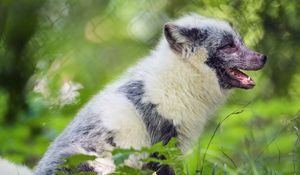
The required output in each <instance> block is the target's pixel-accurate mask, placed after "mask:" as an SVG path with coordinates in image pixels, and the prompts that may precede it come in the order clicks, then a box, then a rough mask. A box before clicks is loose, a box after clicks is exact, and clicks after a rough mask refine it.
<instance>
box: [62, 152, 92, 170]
mask: <svg viewBox="0 0 300 175" xmlns="http://www.w3.org/2000/svg"><path fill="white" fill-rule="evenodd" d="M95 159H96V156H90V155H83V154H76V155H72V156H70V157H67V158H65V162H64V163H63V164H62V165H60V166H59V168H66V169H68V170H70V173H71V174H74V175H96V174H97V173H95V172H79V171H78V170H77V169H76V167H77V166H78V165H79V164H80V163H84V162H86V161H88V160H91V161H92V160H95ZM56 174H57V175H64V174H69V173H62V172H58V173H56Z"/></svg>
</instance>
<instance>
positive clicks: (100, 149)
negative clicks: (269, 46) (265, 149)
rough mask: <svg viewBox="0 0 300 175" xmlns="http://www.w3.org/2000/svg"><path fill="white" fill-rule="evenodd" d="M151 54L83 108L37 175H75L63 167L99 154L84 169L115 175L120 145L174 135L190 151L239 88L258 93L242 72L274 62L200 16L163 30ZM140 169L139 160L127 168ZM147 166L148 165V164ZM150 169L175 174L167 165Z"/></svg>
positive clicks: (222, 25)
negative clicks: (78, 158)
mask: <svg viewBox="0 0 300 175" xmlns="http://www.w3.org/2000/svg"><path fill="white" fill-rule="evenodd" d="M163 30H164V35H163V36H162V38H161V40H160V42H159V44H158V46H157V47H156V48H155V49H154V50H153V51H152V52H151V54H150V55H149V56H147V57H145V58H143V59H142V60H141V61H140V62H139V63H138V64H137V65H135V66H133V67H132V68H130V69H129V70H128V72H127V73H126V74H124V75H123V76H122V77H121V78H120V79H118V80H117V81H115V82H113V83H112V84H110V85H108V86H107V87H106V88H105V89H104V90H103V91H101V92H100V93H99V94H97V95H96V96H95V97H94V98H92V99H91V100H90V101H89V102H88V104H86V105H85V107H83V108H82V109H81V111H80V112H79V113H78V114H77V116H76V117H75V118H74V120H73V121H72V122H71V123H70V124H69V126H68V127H67V128H66V129H65V130H64V131H63V132H62V133H61V134H60V136H58V137H57V138H56V139H55V141H54V142H53V143H52V144H51V146H50V147H49V149H48V151H47V152H46V154H45V155H44V157H43V158H42V160H41V161H40V162H39V164H38V165H37V167H36V169H35V174H37V175H52V174H54V173H55V172H58V171H63V172H68V171H69V170H68V169H65V168H59V165H60V164H62V163H63V162H64V161H63V158H65V157H68V156H70V155H74V154H88V155H96V156H97V159H96V160H94V161H89V162H87V163H84V164H80V165H78V167H77V168H78V170H80V171H94V172H97V173H98V174H109V173H111V172H113V171H114V169H115V167H114V164H113V161H112V159H111V150H113V149H114V148H115V147H121V148H129V147H133V148H137V149H139V148H141V147H145V146H151V145H153V144H155V143H157V142H163V143H164V144H166V143H168V141H169V140H170V139H171V138H173V137H175V138H177V141H178V143H179V144H178V146H179V147H180V149H181V150H182V151H183V152H185V151H186V150H187V149H188V148H189V147H190V146H191V144H192V143H193V142H194V141H195V140H197V138H198V137H199V135H200V133H201V132H202V130H203V127H204V125H205V123H206V121H207V120H208V119H209V118H210V117H211V114H212V113H213V112H214V111H215V110H216V109H217V107H218V106H220V105H221V104H222V103H223V102H224V101H225V99H226V97H227V95H228V92H229V91H230V89H232V88H243V89H251V88H253V87H254V85H255V83H254V81H253V80H252V79H251V78H250V77H249V76H248V75H246V74H245V73H243V72H241V71H240V70H241V69H242V70H258V69H261V68H262V67H263V66H264V64H265V62H266V60H267V57H266V56H265V55H263V54H261V53H257V52H255V51H252V50H250V49H249V48H247V47H246V46H245V45H244V42H243V40H242V38H241V37H240V35H239V34H238V33H237V31H236V30H235V29H234V28H233V27H232V26H231V25H230V24H228V23H227V22H226V21H223V20H219V19H213V18H208V17H202V16H199V15H196V14H190V15H187V16H183V17H181V18H179V19H178V20H175V21H173V22H168V23H166V24H165V25H164V28H163ZM128 164H129V165H131V166H137V167H141V166H142V165H140V164H139V162H138V161H137V162H135V161H132V162H130V161H129V163H128ZM144 167H145V166H144ZM146 167H148V168H150V169H152V170H155V171H157V174H173V171H172V169H171V168H169V167H168V166H160V165H158V164H155V163H152V164H148V165H146Z"/></svg>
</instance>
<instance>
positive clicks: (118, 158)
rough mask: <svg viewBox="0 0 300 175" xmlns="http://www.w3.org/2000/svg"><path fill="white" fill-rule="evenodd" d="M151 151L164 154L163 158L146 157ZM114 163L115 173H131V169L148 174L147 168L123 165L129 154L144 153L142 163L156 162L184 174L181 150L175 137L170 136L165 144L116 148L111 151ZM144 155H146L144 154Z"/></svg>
mask: <svg viewBox="0 0 300 175" xmlns="http://www.w3.org/2000/svg"><path fill="white" fill-rule="evenodd" d="M151 153H157V156H158V157H160V156H164V157H165V159H156V158H152V157H148V156H147V155H150V154H151ZM112 154H113V160H114V163H115V164H116V166H117V169H116V173H115V174H126V173H127V174H128V175H129V174H131V173H132V171H136V172H139V173H141V174H143V173H144V174H147V173H148V174H149V173H150V171H148V170H133V169H132V168H130V167H128V166H126V165H124V161H125V160H126V159H128V158H129V156H130V155H135V156H141V155H144V157H145V158H143V159H141V161H142V162H144V163H149V162H157V163H160V164H161V165H169V166H170V167H172V168H173V169H174V172H175V173H176V174H182V175H184V174H186V173H185V171H184V168H183V165H184V163H183V162H184V161H183V155H182V153H181V150H180V149H179V148H178V147H176V139H175V138H172V139H171V140H170V141H169V143H168V144H167V145H163V143H162V142H159V143H157V144H155V145H153V146H151V147H143V148H141V149H140V150H136V149H133V148H130V149H123V148H116V149H114V150H113V152H112ZM145 155H146V156H145Z"/></svg>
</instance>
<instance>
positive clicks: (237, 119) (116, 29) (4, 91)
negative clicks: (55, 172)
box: [0, 0, 300, 174]
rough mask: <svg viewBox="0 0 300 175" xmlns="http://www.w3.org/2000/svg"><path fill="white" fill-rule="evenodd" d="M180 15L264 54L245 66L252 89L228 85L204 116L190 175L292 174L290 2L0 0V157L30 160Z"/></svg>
mask: <svg viewBox="0 0 300 175" xmlns="http://www.w3.org/2000/svg"><path fill="white" fill-rule="evenodd" d="M189 12H195V13H198V14H201V15H205V16H210V17H217V18H222V19H226V20H228V21H230V22H232V23H233V25H234V26H235V28H236V29H237V30H238V31H239V32H240V33H241V35H242V36H243V38H244V40H245V43H246V45H247V46H249V47H250V48H252V49H255V50H257V51H259V52H262V53H265V54H266V55H268V58H269V59H268V62H267V64H266V66H265V68H264V69H263V70H262V71H259V72H249V74H250V75H251V76H252V77H253V78H254V79H255V80H256V83H257V85H256V87H255V88H254V89H253V90H249V91H246V90H235V92H234V93H232V96H231V98H230V99H229V101H228V103H227V104H226V105H225V106H224V107H223V108H222V109H220V110H219V111H218V113H217V114H216V118H215V119H214V120H211V121H210V122H209V124H208V125H207V128H206V130H205V132H204V133H203V135H202V137H201V139H200V141H199V144H198V145H196V146H195V148H194V151H193V152H192V151H191V152H190V153H189V154H188V155H187V158H186V166H187V167H188V168H189V169H190V172H192V173H191V174H193V172H195V171H196V169H197V167H198V169H199V165H205V166H204V171H203V173H204V174H212V173H216V174H218V173H222V172H223V171H225V170H226V171H228V172H230V171H231V170H232V171H234V172H235V173H238V174H239V173H244V174H297V173H299V174H300V132H299V127H300V117H299V115H300V112H299V111H300V88H299V84H300V58H299V57H300V56H299V55H300V20H299V18H300V3H299V2H298V1H297V0H284V1H283V0H248V1H238V0H189V1H185V0H139V1H123V0H113V1H109V0H0V39H1V40H0V156H1V157H4V158H6V159H9V160H12V161H15V162H17V163H24V164H26V165H28V166H30V167H33V166H34V165H35V164H36V163H37V161H38V160H39V159H40V158H41V156H42V155H43V153H44V152H45V151H46V149H47V147H48V145H49V143H50V142H51V141H52V140H53V139H54V138H55V137H56V136H57V135H58V134H59V133H60V132H61V131H62V130H63V128H64V127H65V126H66V125H67V124H68V122H69V121H70V120H71V119H72V118H73V117H74V115H75V114H76V112H77V111H78V110H79V109H80V108H81V107H82V106H83V105H84V104H85V103H86V102H87V101H88V100H89V99H90V98H91V97H92V96H93V95H94V94H95V93H97V92H98V91H99V90H101V89H102V88H103V87H104V86H105V85H106V84H107V83H109V82H111V81H113V80H114V79H116V78H118V76H119V75H120V74H121V73H122V72H124V71H125V70H126V69H127V68H128V67H129V66H131V65H133V64H134V63H135V62H136V61H137V60H139V59H140V58H141V57H143V56H146V55H147V54H148V53H149V52H150V50H151V49H153V48H154V47H155V45H156V43H157V42H158V39H159V37H160V36H161V34H162V26H163V24H164V23H165V22H166V21H169V20H171V19H174V18H177V17H179V16H181V15H184V14H187V13H189ZM233 112H236V114H232V115H230V114H231V113H233ZM228 115H230V116H229V117H228V118H227V119H226V120H225V121H224V122H222V124H221V125H220V127H219V128H218V129H217V130H216V127H217V124H218V123H219V122H220V121H221V120H222V119H224V118H225V117H226V116H228ZM219 124H220V123H219ZM214 131H215V134H214ZM210 140H211V141H210ZM208 145H209V147H208ZM207 147H208V149H207ZM205 152H206V155H205V157H204V154H205ZM203 157H204V158H203ZM214 167H218V169H216V168H214ZM212 171H218V172H212Z"/></svg>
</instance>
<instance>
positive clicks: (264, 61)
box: [262, 55, 268, 64]
mask: <svg viewBox="0 0 300 175" xmlns="http://www.w3.org/2000/svg"><path fill="white" fill-rule="evenodd" d="M267 59H268V57H267V56H266V55H263V56H262V62H263V63H264V64H265V63H266V62H267Z"/></svg>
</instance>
